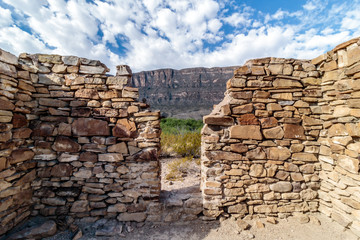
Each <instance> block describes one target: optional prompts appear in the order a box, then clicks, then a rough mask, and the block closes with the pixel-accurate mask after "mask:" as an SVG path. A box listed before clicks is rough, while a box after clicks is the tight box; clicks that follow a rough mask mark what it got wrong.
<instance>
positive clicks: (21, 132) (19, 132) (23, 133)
mask: <svg viewBox="0 0 360 240" xmlns="http://www.w3.org/2000/svg"><path fill="white" fill-rule="evenodd" d="M31 133H32V130H31V129H30V128H19V129H16V130H14V131H13V138H24V139H27V138H30V135H31ZM0 135H1V134H0ZM0 139H1V137H0ZM0 141H1V140H0Z"/></svg>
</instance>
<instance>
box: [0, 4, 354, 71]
mask: <svg viewBox="0 0 360 240" xmlns="http://www.w3.org/2000/svg"><path fill="white" fill-rule="evenodd" d="M0 4H1V3H0ZM358 6H359V0H353V1H351V0H345V1H342V2H341V3H339V2H337V1H335V0H326V1H320V0H308V1H306V2H305V4H304V5H303V6H302V8H301V9H297V10H296V11H289V10H282V9H281V8H279V9H278V10H277V11H275V12H269V13H262V12H260V11H258V10H256V7H254V6H247V5H244V4H242V5H236V4H235V2H233V1H220V0H112V1H102V0H92V1H86V0H67V1H65V0H37V1H33V0H3V4H2V5H0V16H1V18H0V47H1V48H3V49H5V50H7V51H10V52H13V53H15V54H19V53H21V52H29V53H37V52H48V53H58V54H73V55H79V56H82V57H88V58H93V59H100V60H101V61H102V62H104V63H106V64H107V65H108V66H109V67H110V68H111V69H112V71H115V65H117V64H128V65H130V66H131V67H132V69H133V71H135V72H136V71H141V70H150V69H157V68H166V67H171V68H177V69H179V68H184V67H192V66H205V67H212V66H228V65H240V64H242V63H244V62H245V61H246V60H247V59H249V58H255V57H266V56H275V57H298V58H312V57H316V56H317V55H318V54H321V53H323V52H325V51H327V50H329V48H331V47H334V46H335V45H336V44H338V43H340V42H342V41H345V40H348V39H349V38H351V37H354V36H356V35H357V34H360V30H359V29H360V28H359V27H360V17H359V16H360V14H359V13H360V8H359V7H358ZM314 19H316V21H314Z"/></svg>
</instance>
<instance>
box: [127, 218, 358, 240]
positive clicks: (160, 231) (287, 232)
mask: <svg viewBox="0 0 360 240" xmlns="http://www.w3.org/2000/svg"><path fill="white" fill-rule="evenodd" d="M313 216H315V217H316V218H317V219H319V220H320V222H321V225H315V224H314V223H312V222H309V223H305V224H301V223H300V222H299V221H298V220H297V219H296V218H295V217H289V218H287V219H279V222H278V223H277V224H271V223H267V222H266V221H265V219H260V221H262V222H263V223H264V225H265V228H262V229H259V228H257V227H256V226H255V220H251V221H247V222H248V223H249V224H250V225H251V228H250V229H249V230H245V231H241V230H240V229H239V227H238V226H237V224H236V221H234V220H233V219H227V220H225V221H222V222H221V223H220V222H219V221H213V222H203V221H195V222H187V223H178V224H162V225H154V224H146V225H145V226H144V227H142V228H139V229H136V230H135V231H134V232H132V233H128V234H126V237H125V238H124V239H129V240H130V239H133V240H135V239H139V240H140V239H151V240H167V239H172V240H182V239H186V240H198V239H204V240H235V239H236V240H247V239H256V240H312V239H314V240H340V239H341V240H357V239H358V238H357V237H356V236H355V235H353V234H352V233H351V232H349V231H344V228H343V227H341V226H340V225H339V224H338V223H335V222H333V221H331V220H330V219H329V218H328V217H326V216H324V215H322V214H314V215H313ZM257 221H259V220H257Z"/></svg>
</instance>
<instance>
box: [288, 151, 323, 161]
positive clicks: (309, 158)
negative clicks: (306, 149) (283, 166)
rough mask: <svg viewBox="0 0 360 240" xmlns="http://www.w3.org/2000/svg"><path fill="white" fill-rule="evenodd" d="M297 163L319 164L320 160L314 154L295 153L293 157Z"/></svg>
mask: <svg viewBox="0 0 360 240" xmlns="http://www.w3.org/2000/svg"><path fill="white" fill-rule="evenodd" d="M291 158H292V159H293V160H296V161H304V162H317V161H318V159H317V157H316V156H315V154H313V153H294V154H293V155H292V157H291Z"/></svg>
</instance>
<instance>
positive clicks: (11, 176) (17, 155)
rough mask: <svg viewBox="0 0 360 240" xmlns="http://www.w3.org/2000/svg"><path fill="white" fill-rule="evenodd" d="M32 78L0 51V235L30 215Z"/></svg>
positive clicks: (15, 61)
mask: <svg viewBox="0 0 360 240" xmlns="http://www.w3.org/2000/svg"><path fill="white" fill-rule="evenodd" d="M34 76H35V75H34V74H30V73H29V72H28V71H25V70H23V69H22V67H21V66H20V65H19V63H18V58H17V57H15V56H14V55H12V54H10V53H8V52H5V51H2V50H0V80H1V83H0V235H2V234H4V233H5V232H7V231H8V230H9V229H11V228H12V227H13V226H15V225H17V224H18V223H20V222H21V221H22V220H24V219H25V218H26V217H27V216H29V215H30V214H31V206H32V201H31V198H32V193H33V190H32V187H31V183H32V181H33V180H34V179H35V178H36V169H35V168H36V162H34V161H32V158H33V157H34V155H35V154H34V152H33V143H32V141H31V139H30V135H31V133H32V130H31V128H30V121H31V120H32V119H34V118H35V116H34V115H33V114H32V111H33V109H34V108H35V102H34V101H33V99H32V93H34V92H35V88H34V87H33V86H32V82H31V79H32V78H33V77H34Z"/></svg>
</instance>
